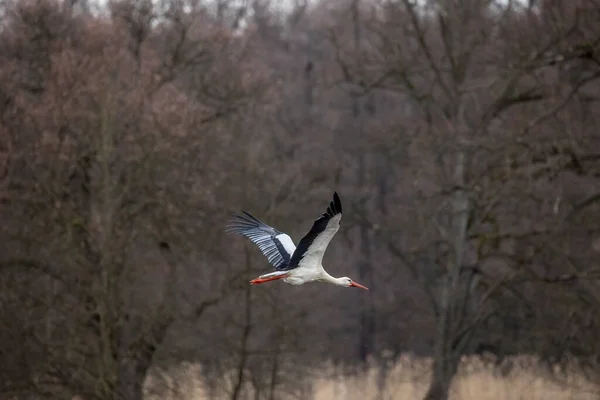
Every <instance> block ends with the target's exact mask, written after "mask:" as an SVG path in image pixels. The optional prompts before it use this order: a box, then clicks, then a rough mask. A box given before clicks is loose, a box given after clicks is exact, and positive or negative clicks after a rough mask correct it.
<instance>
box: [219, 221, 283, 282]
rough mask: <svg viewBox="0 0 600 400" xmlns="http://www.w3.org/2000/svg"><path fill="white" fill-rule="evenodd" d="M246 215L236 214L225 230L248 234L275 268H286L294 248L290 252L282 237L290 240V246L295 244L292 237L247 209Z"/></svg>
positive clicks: (279, 269)
mask: <svg viewBox="0 0 600 400" xmlns="http://www.w3.org/2000/svg"><path fill="white" fill-rule="evenodd" d="M242 213H243V214H244V215H240V214H234V217H233V219H232V220H231V221H229V223H228V224H227V227H226V229H225V231H226V232H227V233H237V234H240V235H243V236H246V237H247V238H248V239H250V240H251V241H252V242H253V243H254V244H256V245H257V246H258V248H259V249H260V251H261V252H262V253H263V254H264V255H265V257H267V259H268V260H269V262H270V263H271V264H272V265H273V266H274V267H275V270H277V271H281V270H285V268H286V266H287V265H288V264H289V262H290V259H291V257H292V253H293V251H294V250H293V249H291V250H292V251H291V252H289V251H288V250H286V247H285V246H284V244H283V243H282V241H281V240H280V239H283V240H289V243H288V247H291V246H294V243H293V242H292V240H291V238H290V237H289V236H288V235H287V234H285V233H283V232H280V231H278V230H277V229H275V228H273V227H272V226H269V225H267V224H265V223H264V222H262V221H261V220H259V219H258V218H256V217H254V216H252V215H251V214H250V213H247V212H246V211H242Z"/></svg>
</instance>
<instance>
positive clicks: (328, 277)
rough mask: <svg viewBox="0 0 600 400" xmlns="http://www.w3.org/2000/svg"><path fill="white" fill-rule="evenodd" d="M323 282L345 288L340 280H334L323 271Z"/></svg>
mask: <svg viewBox="0 0 600 400" xmlns="http://www.w3.org/2000/svg"><path fill="white" fill-rule="evenodd" d="M323 280H324V281H326V282H329V283H333V284H334V285H338V286H346V284H345V283H344V281H343V280H342V278H336V277H333V276H331V275H329V274H328V273H327V271H325V270H323Z"/></svg>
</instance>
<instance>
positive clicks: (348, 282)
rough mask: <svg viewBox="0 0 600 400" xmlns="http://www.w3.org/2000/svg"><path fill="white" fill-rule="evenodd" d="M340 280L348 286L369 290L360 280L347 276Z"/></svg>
mask: <svg viewBox="0 0 600 400" xmlns="http://www.w3.org/2000/svg"><path fill="white" fill-rule="evenodd" d="M340 280H341V281H342V283H343V285H344V286H346V287H357V288H361V289H365V290H369V288H368V287H366V286H363V285H361V284H360V283H358V282H354V281H353V280H352V279H350V278H348V277H347V276H344V277H343V278H340Z"/></svg>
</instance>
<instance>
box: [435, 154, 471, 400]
mask: <svg viewBox="0 0 600 400" xmlns="http://www.w3.org/2000/svg"><path fill="white" fill-rule="evenodd" d="M466 164H467V154H466V151H465V150H464V149H461V150H459V151H458V152H457V154H456V164H455V167H454V184H455V185H456V187H457V188H464V186H465V181H466ZM468 216H469V198H468V193H467V192H466V191H465V190H464V189H458V190H457V191H456V192H455V195H454V199H453V202H452V215H451V229H450V232H451V235H452V237H453V239H454V243H453V247H454V249H453V250H454V259H453V260H452V261H451V262H450V263H449V265H448V270H447V273H446V279H445V280H444V287H443V288H442V291H441V292H442V295H441V307H440V315H439V317H438V322H437V337H436V349H435V352H434V362H433V373H432V379H431V383H430V385H429V389H428V390H427V394H426V395H425V400H447V399H448V391H449V389H450V385H451V383H452V378H453V377H454V375H455V374H456V371H457V369H458V363H459V361H460V356H461V355H462V351H463V348H464V345H465V342H464V341H463V340H462V339H461V340H459V342H461V343H460V344H459V343H457V341H456V340H455V334H456V333H457V331H459V330H460V329H461V328H462V326H461V324H460V321H464V320H465V318H464V317H465V313H466V312H467V310H466V307H464V305H465V303H464V302H465V301H468V295H467V294H466V293H465V292H464V291H468V290H469V286H470V285H462V284H461V270H462V266H463V257H464V251H465V245H466V241H467V223H468ZM456 322H458V324H459V325H458V326H456ZM453 323H454V324H453ZM464 337H466V336H463V338H464Z"/></svg>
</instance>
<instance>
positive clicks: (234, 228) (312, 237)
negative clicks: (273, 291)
mask: <svg viewBox="0 0 600 400" xmlns="http://www.w3.org/2000/svg"><path fill="white" fill-rule="evenodd" d="M341 219H342V202H341V201H340V196H339V195H338V193H337V192H334V193H333V200H332V201H331V202H330V203H329V207H327V211H325V212H324V213H323V214H322V215H321V216H320V217H319V218H317V219H316V220H315V221H314V222H313V225H312V227H311V228H310V231H309V232H308V233H307V234H306V235H304V237H303V238H302V239H300V242H298V247H296V245H295V244H294V242H293V240H292V238H291V237H290V236H289V235H288V234H286V233H283V232H281V231H279V230H277V229H275V228H273V227H272V226H269V225H267V224H266V223H264V222H262V221H261V220H259V219H258V218H256V217H254V216H253V215H251V214H250V213H248V212H246V211H244V210H242V211H241V213H236V214H233V218H232V219H231V220H230V221H229V222H228V223H227V224H226V232H227V233H230V234H239V235H242V236H245V237H246V238H248V239H250V240H251V241H252V242H253V243H254V244H256V245H257V246H258V248H259V249H260V251H261V252H262V254H263V255H264V256H265V257H266V258H267V260H268V261H269V263H270V264H271V265H272V266H273V267H274V268H275V272H271V273H268V274H264V275H260V276H259V277H258V278H256V279H253V280H251V281H250V284H252V285H256V284H259V283H265V282H271V281H274V280H278V279H283V281H284V282H285V283H289V284H291V285H303V284H305V283H309V282H326V283H332V284H334V285H337V286H343V287H356V288H360V289H365V290H369V288H367V287H366V286H364V285H361V284H360V283H358V282H355V281H353V280H352V279H350V278H348V277H347V276H344V277H341V278H335V277H333V276H331V275H329V274H328V273H327V271H325V269H324V268H323V265H322V261H323V255H324V254H325V251H326V250H327V246H328V245H329V242H331V239H332V238H333V236H334V235H335V234H336V233H337V231H338V230H339V229H340V220H341Z"/></svg>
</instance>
